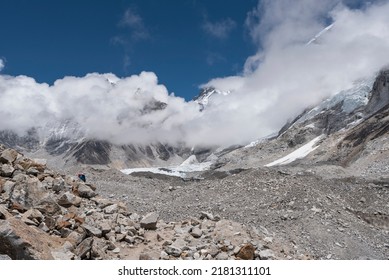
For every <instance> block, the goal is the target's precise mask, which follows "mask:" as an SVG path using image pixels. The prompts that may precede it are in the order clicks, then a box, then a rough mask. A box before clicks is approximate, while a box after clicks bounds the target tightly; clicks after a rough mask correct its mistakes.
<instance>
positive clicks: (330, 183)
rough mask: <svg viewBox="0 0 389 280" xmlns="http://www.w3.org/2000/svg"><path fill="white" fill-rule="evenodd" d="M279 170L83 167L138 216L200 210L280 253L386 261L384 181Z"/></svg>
mask: <svg viewBox="0 0 389 280" xmlns="http://www.w3.org/2000/svg"><path fill="white" fill-rule="evenodd" d="M319 169H320V168H319ZM285 170H286V169H282V168H258V169H248V170H244V171H242V172H240V173H238V172H237V174H234V175H228V176H227V174H226V173H222V172H212V171H210V172H207V173H206V174H204V176H205V178H204V179H202V180H194V181H183V180H182V179H181V178H178V177H169V176H164V175H156V174H151V173H150V174H143V175H142V176H134V175H125V174H123V173H121V172H120V171H117V170H99V169H95V168H88V170H87V174H88V175H87V177H88V180H89V181H90V182H91V183H93V184H95V185H96V186H97V191H98V192H99V193H100V194H101V195H102V196H106V197H109V198H113V199H118V200H122V201H124V202H126V203H127V205H128V208H129V210H131V211H134V212H136V213H139V214H146V213H148V212H151V211H156V212H158V213H159V215H160V218H162V219H163V220H164V221H166V222H170V221H178V220H183V219H187V218H189V217H197V218H198V215H199V214H200V212H202V211H206V212H210V213H212V214H214V215H218V216H220V217H221V218H222V219H228V220H232V221H236V222H239V223H242V224H244V225H246V226H249V227H253V228H254V229H255V230H256V231H257V232H258V233H259V234H262V235H263V236H266V237H267V241H268V242H271V243H273V244H272V248H273V249H274V248H277V250H278V252H276V253H277V255H278V256H281V258H284V259H304V258H306V259H389V215H388V214H389V200H388V197H389V182H383V181H365V180H363V179H360V178H355V177H352V178H340V179H336V178H335V179H334V178H332V179H331V178H327V177H326V178H324V176H323V177H320V176H317V175H313V174H310V173H304V172H293V171H290V170H288V171H286V172H285ZM316 170H318V168H316ZM316 174H318V173H316Z"/></svg>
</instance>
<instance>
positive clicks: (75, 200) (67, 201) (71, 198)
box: [58, 192, 82, 207]
mask: <svg viewBox="0 0 389 280" xmlns="http://www.w3.org/2000/svg"><path fill="white" fill-rule="evenodd" d="M81 201H82V199H81V198H80V197H78V196H75V195H74V194H72V193H70V192H65V193H64V194H62V195H61V197H60V198H59V199H58V204H59V205H61V206H63V207H70V206H72V205H74V206H76V207H79V206H80V204H81Z"/></svg>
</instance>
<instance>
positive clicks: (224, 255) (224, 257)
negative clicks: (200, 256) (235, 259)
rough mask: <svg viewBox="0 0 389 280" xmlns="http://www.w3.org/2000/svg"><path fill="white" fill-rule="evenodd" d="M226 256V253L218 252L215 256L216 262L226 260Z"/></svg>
mask: <svg viewBox="0 0 389 280" xmlns="http://www.w3.org/2000/svg"><path fill="white" fill-rule="evenodd" d="M228 257H229V256H228V254H227V253H226V252H220V253H219V254H217V256H216V259H217V260H228Z"/></svg>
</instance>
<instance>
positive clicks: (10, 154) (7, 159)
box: [0, 149, 18, 164]
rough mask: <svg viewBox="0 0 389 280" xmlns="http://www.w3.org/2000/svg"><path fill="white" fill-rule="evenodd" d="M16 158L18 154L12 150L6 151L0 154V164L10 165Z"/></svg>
mask: <svg viewBox="0 0 389 280" xmlns="http://www.w3.org/2000/svg"><path fill="white" fill-rule="evenodd" d="M17 157H18V152H17V151H15V150H12V149H6V150H4V151H2V152H1V153H0V163H9V164H12V163H14V161H15V160H16V158H17Z"/></svg>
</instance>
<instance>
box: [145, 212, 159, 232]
mask: <svg viewBox="0 0 389 280" xmlns="http://www.w3.org/2000/svg"><path fill="white" fill-rule="evenodd" d="M158 217H159V215H158V213H157V212H151V213H148V214H147V215H146V216H144V217H143V219H142V220H141V221H140V226H141V227H142V228H144V229H150V230H155V229H157V222H158Z"/></svg>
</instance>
